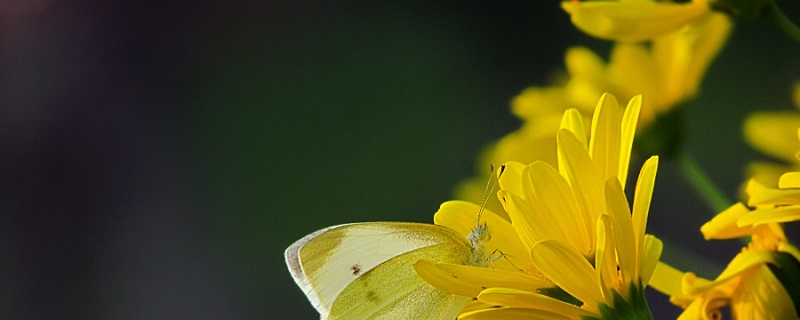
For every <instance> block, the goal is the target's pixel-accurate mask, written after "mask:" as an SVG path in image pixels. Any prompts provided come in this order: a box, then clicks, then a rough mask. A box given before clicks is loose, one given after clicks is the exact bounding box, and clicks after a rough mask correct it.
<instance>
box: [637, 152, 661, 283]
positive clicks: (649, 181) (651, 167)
mask: <svg viewBox="0 0 800 320" xmlns="http://www.w3.org/2000/svg"><path fill="white" fill-rule="evenodd" d="M657 172H658V156H653V157H650V159H647V161H645V163H644V165H642V169H641V170H640V171H639V179H637V180H636V189H635V191H634V192H635V193H634V195H633V212H632V213H631V219H632V221H633V232H634V239H635V241H636V248H637V249H636V250H637V252H642V249H641V248H642V246H643V244H644V234H645V230H646V229H647V217H648V215H649V212H650V202H651V200H652V199H653V189H654V188H655V182H656V173H657ZM637 260H639V258H637ZM643 280H646V279H643Z"/></svg>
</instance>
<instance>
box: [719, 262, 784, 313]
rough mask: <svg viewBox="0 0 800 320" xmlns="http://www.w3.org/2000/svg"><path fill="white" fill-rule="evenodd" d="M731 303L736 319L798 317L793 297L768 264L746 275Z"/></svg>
mask: <svg viewBox="0 0 800 320" xmlns="http://www.w3.org/2000/svg"><path fill="white" fill-rule="evenodd" d="M740 286H741V289H740V290H739V291H738V293H739V296H738V297H737V299H733V300H732V303H731V314H732V315H731V316H732V317H733V318H734V319H774V320H780V319H797V311H796V310H795V308H794V304H793V302H792V297H791V296H789V293H787V292H786V289H784V287H783V285H782V284H781V282H780V281H779V280H778V279H777V278H776V277H775V275H774V274H773V273H772V271H770V269H769V268H767V267H766V266H761V267H759V268H757V269H756V270H755V271H754V272H753V273H750V274H749V275H748V276H746V277H744V279H743V281H742V284H741V285H740Z"/></svg>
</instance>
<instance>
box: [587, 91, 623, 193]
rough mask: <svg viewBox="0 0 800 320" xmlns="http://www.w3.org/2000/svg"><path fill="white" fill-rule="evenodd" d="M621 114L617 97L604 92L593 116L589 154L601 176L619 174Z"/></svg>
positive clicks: (603, 177) (604, 177)
mask: <svg viewBox="0 0 800 320" xmlns="http://www.w3.org/2000/svg"><path fill="white" fill-rule="evenodd" d="M620 121H621V115H620V110H619V103H618V102H617V98H616V97H614V95H612V94H609V93H607V94H604V95H603V96H602V97H600V101H598V102H597V108H596V109H595V112H594V118H592V137H591V140H589V155H590V156H591V157H592V161H594V163H595V165H596V166H597V169H598V170H600V172H601V175H600V178H601V179H602V180H603V181H605V180H606V179H607V178H608V177H611V176H615V177H616V176H617V174H618V172H619V155H620V152H619V150H620V135H621V128H620Z"/></svg>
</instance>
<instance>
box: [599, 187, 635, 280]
mask: <svg viewBox="0 0 800 320" xmlns="http://www.w3.org/2000/svg"><path fill="white" fill-rule="evenodd" d="M606 208H607V210H608V215H610V216H611V217H612V218H613V219H612V220H611V221H612V222H613V223H614V237H615V241H616V243H615V244H616V251H617V259H618V260H619V272H620V274H621V275H622V283H631V282H632V281H634V280H638V279H639V265H638V264H637V263H636V257H637V250H636V242H635V239H634V235H633V222H632V221H631V209H630V208H628V200H627V199H625V192H624V191H622V186H620V184H619V181H618V180H617V179H616V177H611V178H608V181H606ZM620 289H621V290H620V293H625V295H623V296H627V286H622V288H620Z"/></svg>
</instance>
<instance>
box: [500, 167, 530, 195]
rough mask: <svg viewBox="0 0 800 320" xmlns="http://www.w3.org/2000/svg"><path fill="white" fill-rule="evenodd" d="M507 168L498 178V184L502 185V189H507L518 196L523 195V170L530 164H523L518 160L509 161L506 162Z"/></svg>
mask: <svg viewBox="0 0 800 320" xmlns="http://www.w3.org/2000/svg"><path fill="white" fill-rule="evenodd" d="M505 166H506V169H505V170H504V171H503V175H502V176H500V178H498V179H497V184H498V185H499V186H500V190H506V191H508V192H511V193H513V194H516V195H517V196H520V197H522V196H523V193H522V184H521V183H520V182H521V181H522V170H523V169H525V167H527V166H528V164H523V163H521V162H517V161H508V162H506V163H505Z"/></svg>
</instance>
